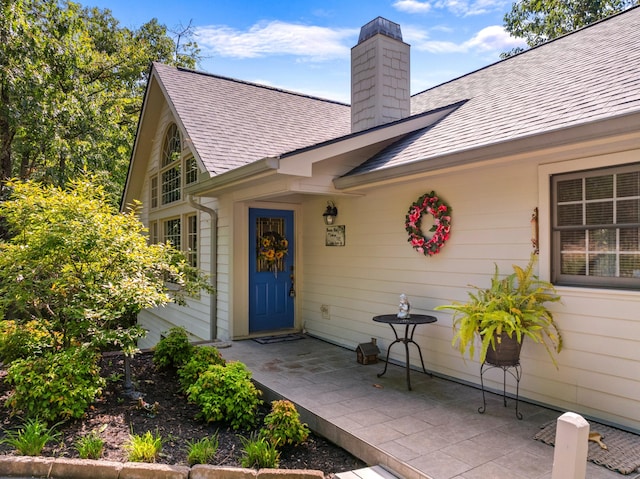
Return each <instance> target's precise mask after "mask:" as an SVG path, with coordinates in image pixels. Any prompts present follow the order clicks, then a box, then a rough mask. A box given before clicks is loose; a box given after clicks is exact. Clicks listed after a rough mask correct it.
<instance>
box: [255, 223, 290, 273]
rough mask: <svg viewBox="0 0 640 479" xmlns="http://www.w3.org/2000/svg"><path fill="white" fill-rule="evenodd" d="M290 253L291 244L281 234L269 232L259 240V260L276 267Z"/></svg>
mask: <svg viewBox="0 0 640 479" xmlns="http://www.w3.org/2000/svg"><path fill="white" fill-rule="evenodd" d="M288 252H289V242H288V241H287V239H286V238H285V237H284V236H282V235H281V234H280V233H277V232H275V231H267V232H266V233H265V234H263V235H262V236H261V237H260V238H259V239H258V259H261V260H263V261H265V262H266V263H267V265H269V266H274V265H275V264H276V263H277V262H278V261H280V260H281V259H282V258H284V256H285V255H286V254H287V253H288Z"/></svg>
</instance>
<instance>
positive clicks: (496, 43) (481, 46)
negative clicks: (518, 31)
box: [464, 25, 526, 52]
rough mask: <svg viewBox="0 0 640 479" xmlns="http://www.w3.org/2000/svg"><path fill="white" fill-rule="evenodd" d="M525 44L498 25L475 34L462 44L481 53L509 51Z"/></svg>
mask: <svg viewBox="0 0 640 479" xmlns="http://www.w3.org/2000/svg"><path fill="white" fill-rule="evenodd" d="M525 45H526V43H525V41H524V40H522V39H521V38H514V37H512V36H511V35H509V33H508V32H507V31H505V29H504V28H503V27H501V26H498V25H493V26H490V27H486V28H483V29H482V30H480V31H479V32H478V33H476V34H475V35H474V36H473V38H471V39H469V40H467V41H466V42H464V46H465V47H466V48H467V49H469V50H477V51H481V52H486V51H494V50H505V51H506V50H511V49H512V48H514V47H518V46H520V47H521V46H525Z"/></svg>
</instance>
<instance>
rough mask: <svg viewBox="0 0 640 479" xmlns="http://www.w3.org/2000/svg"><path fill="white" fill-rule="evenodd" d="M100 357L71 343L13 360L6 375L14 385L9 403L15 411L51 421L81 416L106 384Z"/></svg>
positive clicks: (7, 403) (7, 402)
mask: <svg viewBox="0 0 640 479" xmlns="http://www.w3.org/2000/svg"><path fill="white" fill-rule="evenodd" d="M98 357H99V356H98V354H96V353H95V352H92V351H90V350H88V349H85V348H81V347H72V348H69V349H65V350H62V351H60V352H51V351H50V352H47V353H45V354H43V355H42V356H38V357H35V358H27V359H18V360H16V361H14V362H13V363H12V364H11V366H10V367H9V370H8V371H7V376H6V380H7V381H8V382H9V384H11V385H13V387H14V390H13V392H12V393H11V395H10V396H9V399H7V401H6V405H7V406H8V407H10V408H11V409H12V410H13V411H12V412H13V413H14V414H15V413H17V412H19V411H22V413H23V414H24V415H25V416H27V417H38V418H40V419H42V420H44V421H49V422H53V421H55V420H59V419H62V420H65V419H69V418H79V417H81V416H82V415H83V414H84V413H85V411H86V410H87V408H88V407H89V405H90V404H91V403H92V402H93V401H94V399H95V398H96V397H97V396H98V395H100V393H101V392H102V388H103V387H104V385H105V380H104V379H103V378H101V377H100V368H99V366H98Z"/></svg>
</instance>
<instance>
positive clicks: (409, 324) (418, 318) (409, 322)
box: [373, 314, 438, 391]
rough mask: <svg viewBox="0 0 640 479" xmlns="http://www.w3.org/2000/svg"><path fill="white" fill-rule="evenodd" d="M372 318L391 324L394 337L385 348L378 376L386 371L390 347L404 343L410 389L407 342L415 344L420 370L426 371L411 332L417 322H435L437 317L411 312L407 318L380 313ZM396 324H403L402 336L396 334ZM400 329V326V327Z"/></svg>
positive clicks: (420, 352)
mask: <svg viewBox="0 0 640 479" xmlns="http://www.w3.org/2000/svg"><path fill="white" fill-rule="evenodd" d="M373 320H374V321H375V322H376V323H386V324H388V325H389V326H391V329H392V330H393V335H394V336H395V337H396V339H395V340H394V341H393V342H392V343H391V344H390V345H389V347H388V348H387V358H386V360H385V363H384V370H383V371H382V372H381V373H379V374H378V377H380V376H382V375H383V374H384V373H386V372H387V366H388V365H389V353H390V352H391V347H392V346H393V345H394V344H396V343H404V350H405V355H406V367H407V388H408V389H409V391H411V377H410V376H409V371H410V366H409V364H410V363H409V343H413V344H415V346H416V348H418V353H419V354H420V363H421V364H422V370H423V371H424V372H425V374H430V373H427V370H426V369H425V367H424V360H423V359H422V351H421V349H420V346H419V345H418V343H416V342H415V341H414V340H413V333H414V332H415V330H416V326H418V325H419V324H430V323H435V322H436V321H437V320H438V318H436V317H435V316H429V315H427V314H411V315H410V316H409V317H408V318H404V319H403V318H398V315H397V314H381V315H379V316H374V317H373ZM396 326H404V336H399V335H398V330H396ZM400 329H402V328H400Z"/></svg>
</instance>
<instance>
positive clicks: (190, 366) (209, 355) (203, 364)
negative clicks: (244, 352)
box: [178, 346, 226, 391]
mask: <svg viewBox="0 0 640 479" xmlns="http://www.w3.org/2000/svg"><path fill="white" fill-rule="evenodd" d="M214 364H217V365H220V366H224V365H225V364H226V361H225V360H224V358H223V357H222V355H221V354H220V352H219V351H218V349H217V348H216V347H214V346H199V347H196V348H194V349H193V352H192V353H191V358H190V359H189V360H188V361H187V362H186V364H184V365H183V366H182V367H180V368H179V369H178V377H179V380H180V386H181V387H182V389H183V391H186V390H187V389H188V388H189V386H191V385H192V384H193V383H195V382H196V381H197V380H198V378H199V377H200V375H201V374H202V373H203V372H205V371H206V370H207V369H209V366H211V365H214Z"/></svg>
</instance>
